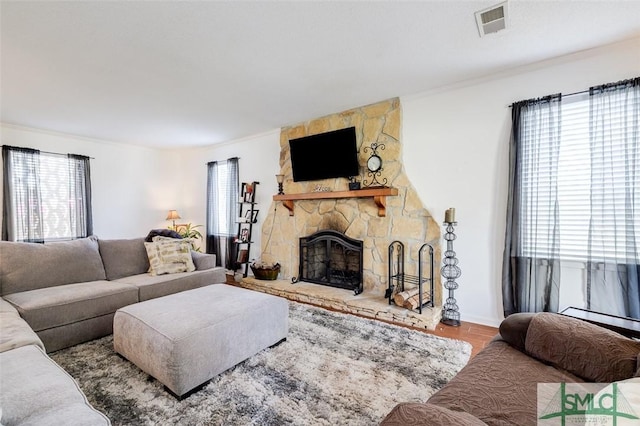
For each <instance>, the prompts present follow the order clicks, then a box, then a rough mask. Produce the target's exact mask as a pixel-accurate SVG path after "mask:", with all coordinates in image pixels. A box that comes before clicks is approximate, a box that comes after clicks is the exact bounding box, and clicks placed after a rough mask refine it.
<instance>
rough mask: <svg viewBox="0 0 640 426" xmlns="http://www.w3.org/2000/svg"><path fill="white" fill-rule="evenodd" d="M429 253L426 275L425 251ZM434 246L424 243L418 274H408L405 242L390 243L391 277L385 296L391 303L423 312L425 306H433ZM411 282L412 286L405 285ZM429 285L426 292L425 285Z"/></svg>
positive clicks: (419, 252) (420, 250) (421, 248)
mask: <svg viewBox="0 0 640 426" xmlns="http://www.w3.org/2000/svg"><path fill="white" fill-rule="evenodd" d="M427 250H428V251H429V253H428V262H429V271H428V273H427V274H426V277H425V271H424V269H423V265H424V263H425V251H427ZM433 270H434V262H433V246H431V245H430V244H423V245H422V246H421V247H420V249H419V250H418V275H408V274H406V273H405V272H404V244H403V243H401V242H400V241H394V242H392V243H391V244H389V279H388V281H387V283H388V288H387V291H386V292H385V298H387V299H389V304H390V305H391V304H392V303H393V304H395V305H397V306H402V307H404V308H407V309H409V310H414V309H416V308H417V309H418V312H419V313H422V308H423V307H424V306H430V307H433V299H434V294H433V293H434V287H433V286H434V282H435V280H434V279H433ZM405 284H409V285H410V287H405ZM425 284H428V285H429V293H428V294H424V293H425V289H424V285H425Z"/></svg>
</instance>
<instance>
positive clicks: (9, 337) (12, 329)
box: [0, 312, 44, 352]
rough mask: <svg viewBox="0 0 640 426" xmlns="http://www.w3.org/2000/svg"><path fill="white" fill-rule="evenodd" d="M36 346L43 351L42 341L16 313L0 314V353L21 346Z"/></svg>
mask: <svg viewBox="0 0 640 426" xmlns="http://www.w3.org/2000/svg"><path fill="white" fill-rule="evenodd" d="M27 345H36V346H39V347H41V348H42V349H44V344H43V343H42V340H40V338H39V337H38V335H37V334H36V332H35V331H33V330H32V329H31V327H29V324H27V322H26V321H25V320H23V319H22V318H20V315H18V312H15V313H7V312H0V352H5V351H8V350H11V349H15V348H19V347H21V346H27Z"/></svg>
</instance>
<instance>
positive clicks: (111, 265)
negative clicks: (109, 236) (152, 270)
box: [98, 238, 149, 280]
mask: <svg viewBox="0 0 640 426" xmlns="http://www.w3.org/2000/svg"><path fill="white" fill-rule="evenodd" d="M98 244H99V246H100V255H101V256H102V263H104V271H105V273H106V274H107V279H108V280H117V279H118V278H122V277H128V276H129V275H137V274H143V273H145V272H147V271H148V270H149V258H148V257H147V250H146V249H145V248H144V238H136V239H132V240H99V241H98Z"/></svg>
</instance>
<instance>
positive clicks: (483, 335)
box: [427, 321, 498, 358]
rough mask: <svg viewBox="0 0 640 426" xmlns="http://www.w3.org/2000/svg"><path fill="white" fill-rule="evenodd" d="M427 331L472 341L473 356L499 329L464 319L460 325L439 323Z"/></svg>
mask: <svg viewBox="0 0 640 426" xmlns="http://www.w3.org/2000/svg"><path fill="white" fill-rule="evenodd" d="M427 333H431V334H435V335H437V336H441V337H448V338H450V339H458V340H464V341H465V342H469V343H471V345H472V346H473V349H472V351H471V357H472V358H473V357H474V356H476V354H477V353H478V352H480V350H482V348H484V347H485V346H486V345H487V344H488V343H489V342H490V341H491V339H493V338H494V336H495V335H496V334H498V329H497V328H496V327H489V326H488V325H481V324H475V323H472V322H466V321H462V324H461V325H460V327H452V326H450V325H444V324H438V325H437V327H436V329H435V330H433V331H427Z"/></svg>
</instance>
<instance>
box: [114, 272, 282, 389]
mask: <svg viewBox="0 0 640 426" xmlns="http://www.w3.org/2000/svg"><path fill="white" fill-rule="evenodd" d="M288 318H289V306H288V302H287V301H286V300H285V299H283V298H280V297H277V296H272V295H268V294H264V293H259V292H255V291H251V290H246V289H242V288H238V287H232V286H229V285H226V284H215V285H210V286H206V287H201V288H197V289H194V290H188V291H183V292H180V293H176V294H172V295H169V296H164V297H160V298H157V299H152V300H148V301H145V302H141V303H136V304H133V305H129V306H126V307H124V308H121V309H119V310H118V311H117V312H116V314H115V317H114V319H113V344H114V348H115V350H116V352H118V353H119V354H121V355H122V356H124V357H125V358H127V359H128V360H129V361H131V362H132V363H134V364H135V365H137V366H138V367H139V368H140V369H141V370H143V371H144V372H146V373H147V374H150V375H151V376H153V377H155V378H156V379H158V380H159V381H160V382H161V383H162V384H164V385H165V386H166V387H167V388H168V389H169V390H170V391H172V392H173V393H174V394H175V395H177V396H178V397H182V396H184V395H185V394H186V393H188V392H189V391H190V390H192V389H194V388H196V387H198V386H199V385H201V384H203V383H205V382H207V381H209V380H210V379H212V378H213V377H214V376H216V375H217V374H219V373H221V372H223V371H225V370H226V369H228V368H230V367H233V366H234V365H236V364H238V363H239V362H241V361H244V360H245V359H247V358H249V357H251V356H253V355H255V354H256V353H258V352H259V351H261V350H262V349H265V348H267V347H269V346H272V345H275V344H276V343H279V342H280V341H281V340H283V339H285V338H286V337H287V332H288V330H289V322H288Z"/></svg>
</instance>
